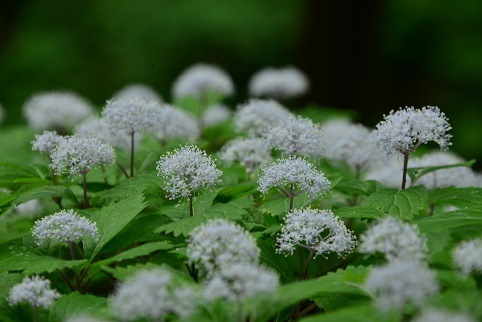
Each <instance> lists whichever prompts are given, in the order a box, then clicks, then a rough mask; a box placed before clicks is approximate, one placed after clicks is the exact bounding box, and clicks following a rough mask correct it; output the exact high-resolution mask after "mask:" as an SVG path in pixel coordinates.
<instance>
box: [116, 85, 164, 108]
mask: <svg viewBox="0 0 482 322" xmlns="http://www.w3.org/2000/svg"><path fill="white" fill-rule="evenodd" d="M136 96H137V97H144V98H146V99H148V100H153V101H156V102H158V103H162V97H161V95H159V93H157V92H156V91H155V90H154V89H153V88H152V87H150V86H148V85H145V84H137V83H134V84H129V85H126V86H124V87H123V88H121V89H120V90H119V91H117V92H116V93H115V94H114V95H113V96H112V97H113V98H114V99H123V98H126V97H127V98H128V97H136Z"/></svg>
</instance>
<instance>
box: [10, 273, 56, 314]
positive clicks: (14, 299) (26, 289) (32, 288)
mask: <svg viewBox="0 0 482 322" xmlns="http://www.w3.org/2000/svg"><path fill="white" fill-rule="evenodd" d="M59 296H60V294H59V293H58V292H57V291H55V290H53V289H51V288H50V280H48V279H45V278H43V277H41V276H31V277H25V278H24V279H23V280H22V282H21V283H19V284H15V285H14V286H13V287H12V289H11V290H10V294H9V296H8V303H9V304H10V305H16V304H18V303H28V304H30V305H32V306H33V307H37V308H38V307H43V308H46V309H48V308H49V307H50V306H51V305H52V304H53V303H54V301H55V300H56V299H57V298H59Z"/></svg>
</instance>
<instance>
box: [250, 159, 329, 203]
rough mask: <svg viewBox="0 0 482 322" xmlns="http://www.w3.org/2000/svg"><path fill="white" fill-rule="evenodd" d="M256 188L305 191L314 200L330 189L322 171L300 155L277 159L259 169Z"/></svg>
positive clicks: (263, 192) (262, 191)
mask: <svg viewBox="0 0 482 322" xmlns="http://www.w3.org/2000/svg"><path fill="white" fill-rule="evenodd" d="M261 171H262V173H261V175H260V177H259V179H258V190H259V191H260V192H261V193H262V194H263V195H265V194H267V193H268V190H269V189H271V188H273V187H278V188H280V189H282V190H283V191H285V192H288V191H290V190H291V187H293V190H294V191H293V192H294V193H295V194H299V193H306V194H308V196H309V197H310V198H311V199H312V200H314V199H316V198H318V197H319V196H320V195H322V194H325V193H326V192H328V190H329V189H330V181H329V180H328V179H327V178H326V177H325V174H324V173H323V172H322V171H318V170H316V169H315V168H314V166H313V165H312V164H311V163H309V162H308V161H306V160H304V159H302V158H300V157H289V158H287V159H279V160H277V161H275V162H273V163H271V164H268V165H266V166H264V167H263V168H262V169H261Z"/></svg>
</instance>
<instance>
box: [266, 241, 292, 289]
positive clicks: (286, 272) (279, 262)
mask: <svg viewBox="0 0 482 322" xmlns="http://www.w3.org/2000/svg"><path fill="white" fill-rule="evenodd" d="M258 247H259V248H260V250H261V255H260V259H261V262H264V263H266V264H268V265H269V266H270V267H271V268H274V269H275V270H276V272H277V273H278V275H279V276H280V280H281V282H283V283H286V282H290V281H291V280H292V279H293V272H292V271H291V269H290V267H289V266H288V263H287V262H286V257H285V256H284V255H280V254H277V253H276V250H275V248H274V247H273V245H272V243H270V242H268V241H266V240H258Z"/></svg>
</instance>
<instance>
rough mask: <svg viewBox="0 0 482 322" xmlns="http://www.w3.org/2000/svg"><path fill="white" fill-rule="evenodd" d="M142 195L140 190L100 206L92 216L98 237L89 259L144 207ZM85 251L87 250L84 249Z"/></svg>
mask: <svg viewBox="0 0 482 322" xmlns="http://www.w3.org/2000/svg"><path fill="white" fill-rule="evenodd" d="M146 205H147V204H146V203H145V202H144V195H143V194H142V193H140V192H138V193H136V194H134V195H132V196H130V197H127V198H125V199H123V200H120V201H118V202H111V203H110V204H109V205H108V206H107V207H104V208H102V209H101V210H100V211H99V212H98V213H97V215H96V216H95V218H94V221H95V222H96V223H97V228H98V230H99V234H100V239H99V242H98V243H97V244H96V245H95V248H94V250H93V251H92V254H90V261H92V260H93V259H94V258H95V256H97V254H98V253H99V252H100V251H101V250H102V247H104V246H105V245H106V244H107V243H108V242H109V241H110V240H111V239H112V238H114V237H115V236H116V235H117V234H118V233H119V232H120V231H121V230H122V229H123V228H124V227H125V226H126V225H127V224H128V223H129V222H130V221H131V220H132V219H134V217H135V216H136V215H137V214H139V213H140V212H141V211H142V210H143V209H144V208H145V207H146ZM86 253H87V251H86Z"/></svg>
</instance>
